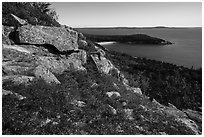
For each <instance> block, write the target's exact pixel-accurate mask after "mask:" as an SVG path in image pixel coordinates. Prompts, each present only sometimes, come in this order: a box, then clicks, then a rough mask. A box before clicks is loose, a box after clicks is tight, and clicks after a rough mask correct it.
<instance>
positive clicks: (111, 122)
mask: <svg viewBox="0 0 204 137" xmlns="http://www.w3.org/2000/svg"><path fill="white" fill-rule="evenodd" d="M88 64H89V65H86V68H87V70H88V72H87V73H84V72H79V71H74V70H73V71H68V72H64V73H63V74H61V75H58V76H57V78H58V79H59V80H60V81H61V85H55V84H52V85H49V84H47V83H45V82H44V81H42V80H38V81H34V82H32V83H31V84H30V85H28V86H25V85H18V86H15V85H14V84H13V83H4V84H3V89H6V90H11V91H15V93H17V94H19V95H21V96H23V98H24V99H20V100H19V98H17V97H16V96H15V95H14V94H10V95H6V96H3V99H2V103H3V108H2V110H3V111H2V127H3V128H2V131H3V134H6V135H9V134H10V135H23V134H24V135H27V134H32V135H51V134H57V135H71V134H78V135H90V134H95V135H116V134H121V135H126V134H127V135H136V134H150V135H152V134H160V131H161V133H163V132H164V133H165V134H177V135H178V134H192V133H191V132H190V131H188V129H187V128H185V127H184V126H183V125H180V124H178V123H176V122H175V121H174V118H172V117H169V116H166V115H165V114H163V113H160V112H159V111H158V110H157V109H158V108H157V107H155V106H154V105H151V103H150V100H149V99H147V98H146V97H145V96H139V95H138V94H135V93H133V92H130V91H127V90H126V89H125V87H124V85H123V84H122V83H121V82H119V81H118V80H117V79H116V78H115V77H113V76H108V75H104V74H100V73H98V72H97V71H96V68H95V67H94V65H93V62H90V60H89V62H88ZM137 82H138V83H142V81H141V80H138V81H137ZM113 83H115V84H116V85H117V88H116V87H115V86H114V84H113ZM110 91H117V92H118V93H119V94H120V95H121V96H119V97H117V96H115V97H111V98H110V97H108V96H107V94H106V93H107V92H110ZM78 101H80V103H77V102H78ZM144 106H145V108H146V107H147V108H146V109H147V110H145V109H144ZM114 109H115V110H116V112H117V113H116V112H114ZM124 109H127V110H130V109H132V110H133V114H132V117H133V118H131V120H130V118H128V117H124V116H125V113H124ZM155 111H158V112H155ZM158 116H159V118H158ZM166 123H168V124H166Z"/></svg>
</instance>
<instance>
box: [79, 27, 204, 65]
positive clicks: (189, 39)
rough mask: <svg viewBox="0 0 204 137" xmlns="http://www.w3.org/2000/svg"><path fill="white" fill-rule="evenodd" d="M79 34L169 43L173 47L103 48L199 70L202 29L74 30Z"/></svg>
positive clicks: (115, 45) (110, 46) (125, 45)
mask: <svg viewBox="0 0 204 137" xmlns="http://www.w3.org/2000/svg"><path fill="white" fill-rule="evenodd" d="M77 30H78V31H80V32H82V33H87V34H98V35H99V34H100V35H126V34H147V35H150V36H153V37H158V38H162V39H165V40H168V41H171V42H173V43H175V44H173V45H165V46H158V45H156V46H155V45H130V44H121V43H114V44H106V45H103V46H104V47H106V48H108V49H109V50H114V51H119V52H124V53H127V54H130V55H132V56H138V57H146V58H149V59H155V60H159V61H164V62H169V63H174V64H177V65H182V66H186V67H192V66H193V67H194V68H199V67H202V28H153V29H85V28H83V29H77Z"/></svg>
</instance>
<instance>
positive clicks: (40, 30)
mask: <svg viewBox="0 0 204 137" xmlns="http://www.w3.org/2000/svg"><path fill="white" fill-rule="evenodd" d="M16 35H18V38H19V39H18V40H16V42H17V43H29V44H40V45H42V44H50V45H54V47H56V48H57V49H58V50H59V51H67V50H72V49H78V44H77V39H78V38H77V37H78V34H77V32H76V31H73V30H70V29H66V28H61V27H45V26H32V25H26V26H22V27H20V28H18V30H17V32H16ZM48 48H51V47H49V45H48Z"/></svg>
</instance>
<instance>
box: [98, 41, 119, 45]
mask: <svg viewBox="0 0 204 137" xmlns="http://www.w3.org/2000/svg"><path fill="white" fill-rule="evenodd" d="M96 43H97V44H100V45H108V44H115V43H117V42H115V41H109V42H96Z"/></svg>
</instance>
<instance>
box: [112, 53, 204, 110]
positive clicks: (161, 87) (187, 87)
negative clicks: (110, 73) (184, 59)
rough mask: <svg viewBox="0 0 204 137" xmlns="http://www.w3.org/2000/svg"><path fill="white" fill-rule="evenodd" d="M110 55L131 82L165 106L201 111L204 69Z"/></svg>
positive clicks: (119, 54) (117, 54) (116, 54)
mask: <svg viewBox="0 0 204 137" xmlns="http://www.w3.org/2000/svg"><path fill="white" fill-rule="evenodd" d="M108 58H109V59H110V60H111V61H112V62H113V63H114V65H116V66H117V67H118V68H119V69H120V70H121V71H122V72H123V73H124V74H126V77H127V78H128V80H129V81H130V85H131V86H135V87H140V88H141V89H142V91H143V93H144V94H145V95H147V96H150V97H152V98H155V99H156V100H157V101H159V102H160V103H162V104H164V105H168V103H171V104H174V105H175V106H176V107H177V108H179V109H181V110H182V109H186V108H190V109H193V110H197V111H201V107H202V69H201V68H200V69H193V68H192V69H188V68H185V67H183V66H176V65H173V64H170V63H165V62H161V61H155V60H150V59H146V58H134V57H132V56H129V55H127V54H123V53H118V52H113V51H112V52H109V54H108ZM127 60H128V61H127Z"/></svg>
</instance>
